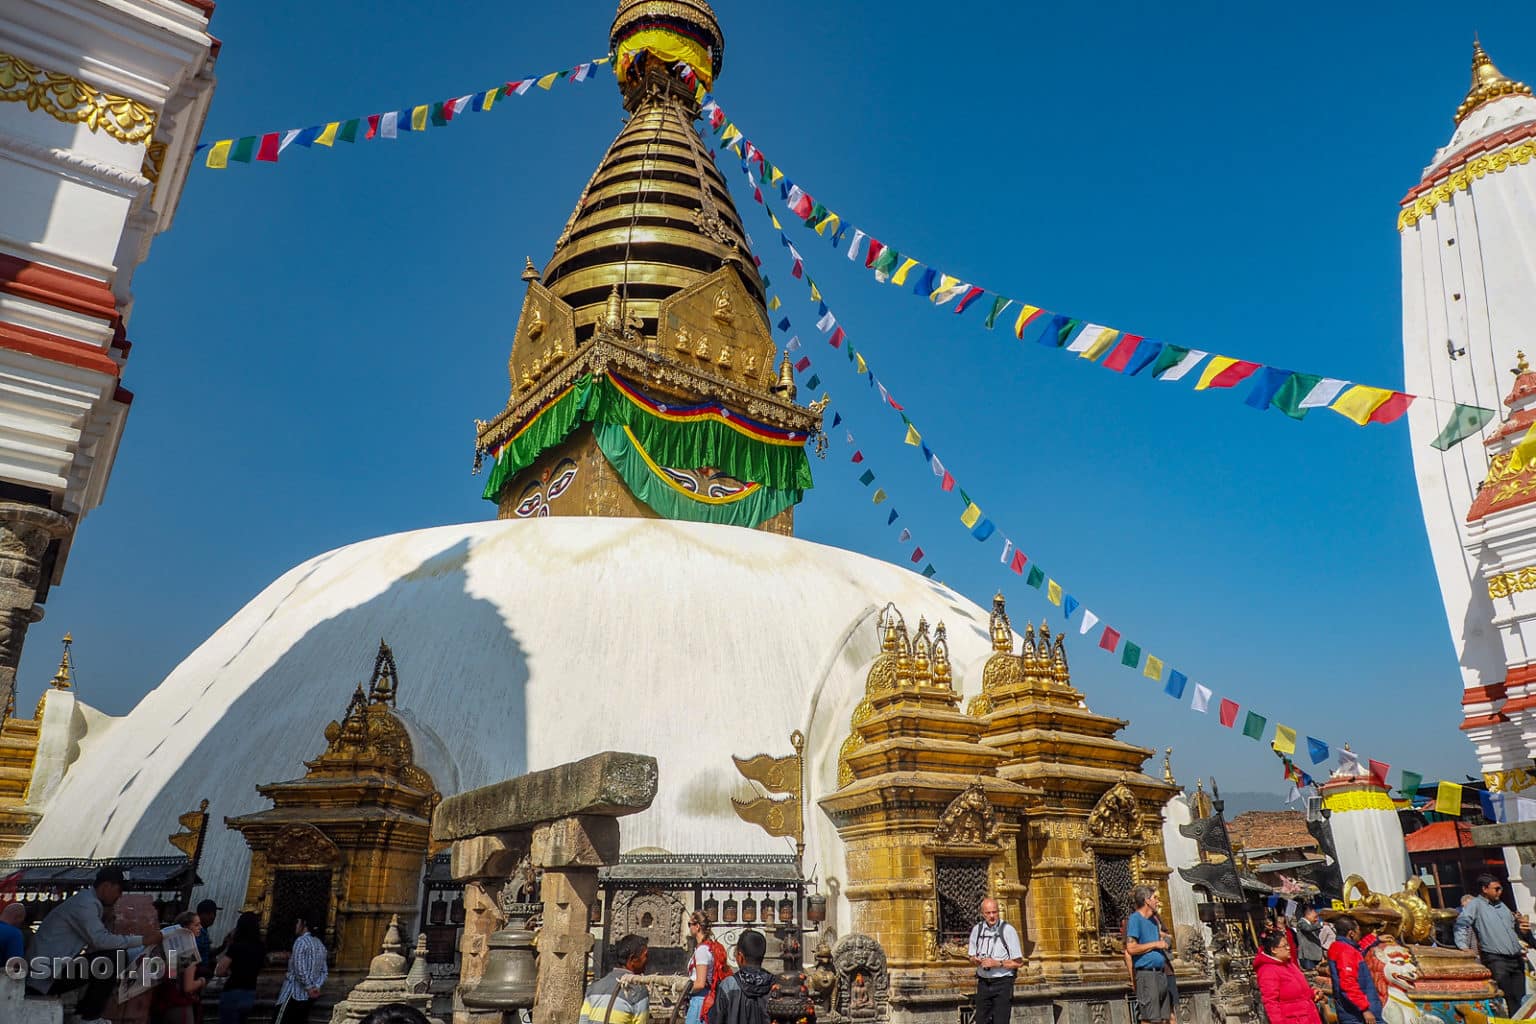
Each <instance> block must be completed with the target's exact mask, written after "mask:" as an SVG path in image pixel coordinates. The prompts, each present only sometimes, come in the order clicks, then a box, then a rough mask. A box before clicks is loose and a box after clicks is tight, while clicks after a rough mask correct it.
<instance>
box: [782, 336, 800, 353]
mask: <svg viewBox="0 0 1536 1024" xmlns="http://www.w3.org/2000/svg"><path fill="white" fill-rule="evenodd" d="M784 351H785V352H798V351H800V335H798V334H797V335H795V336H794V337H793V338H790V339H789V344H787V345H785V346H784Z"/></svg>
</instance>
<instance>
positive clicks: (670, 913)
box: [610, 892, 688, 949]
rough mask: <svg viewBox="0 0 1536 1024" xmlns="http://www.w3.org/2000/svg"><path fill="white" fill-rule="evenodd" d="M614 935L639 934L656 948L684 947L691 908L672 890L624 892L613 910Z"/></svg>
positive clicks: (615, 900)
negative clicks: (687, 918) (686, 920)
mask: <svg viewBox="0 0 1536 1024" xmlns="http://www.w3.org/2000/svg"><path fill="white" fill-rule="evenodd" d="M610 913H611V914H612V920H613V929H612V931H613V934H614V935H629V934H634V935H639V936H640V937H642V938H643V939H645V941H646V942H647V943H648V944H649V945H650V946H651V948H653V949H681V948H683V945H684V941H685V939H686V933H685V932H684V930H683V919H684V917H685V916H686V915H687V913H688V908H687V907H685V906H684V905H683V901H682V900H680V899H678V898H677V896H676V895H674V894H673V893H670V892H621V893H619V894H618V895H617V896H616V897H615V898H614V901H613V907H612V909H611V911H610Z"/></svg>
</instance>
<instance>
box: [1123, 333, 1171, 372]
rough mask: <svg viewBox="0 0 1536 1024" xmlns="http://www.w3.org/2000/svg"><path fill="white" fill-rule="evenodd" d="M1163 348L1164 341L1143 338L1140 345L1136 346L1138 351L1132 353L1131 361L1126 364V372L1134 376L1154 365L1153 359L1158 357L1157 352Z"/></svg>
mask: <svg viewBox="0 0 1536 1024" xmlns="http://www.w3.org/2000/svg"><path fill="white" fill-rule="evenodd" d="M1162 350H1163V343H1162V342H1160V341H1150V340H1143V341H1142V343H1141V344H1140V345H1137V346H1136V351H1135V352H1132V353H1131V359H1130V362H1128V363H1126V364H1125V372H1126V373H1128V374H1130V375H1131V376H1132V377H1134V376H1136V375H1137V374H1138V373H1140V372H1141V371H1142V370H1145V369H1146V368H1147V367H1148V366H1150V365H1152V361H1153V360H1154V359H1156V358H1157V354H1158V353H1159V352H1161V351H1162Z"/></svg>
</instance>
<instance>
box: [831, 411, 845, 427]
mask: <svg viewBox="0 0 1536 1024" xmlns="http://www.w3.org/2000/svg"><path fill="white" fill-rule="evenodd" d="M842 422H843V414H842V413H840V412H834V413H833V414H832V425H833V426H834V427H835V426H837V425H838V424H839V423H842Z"/></svg>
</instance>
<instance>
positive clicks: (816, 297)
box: [806, 278, 821, 302]
mask: <svg viewBox="0 0 1536 1024" xmlns="http://www.w3.org/2000/svg"><path fill="white" fill-rule="evenodd" d="M806 280H807V281H811V279H810V278H806ZM811 301H812V302H820V301H821V289H820V288H817V287H816V282H815V281H811Z"/></svg>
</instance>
